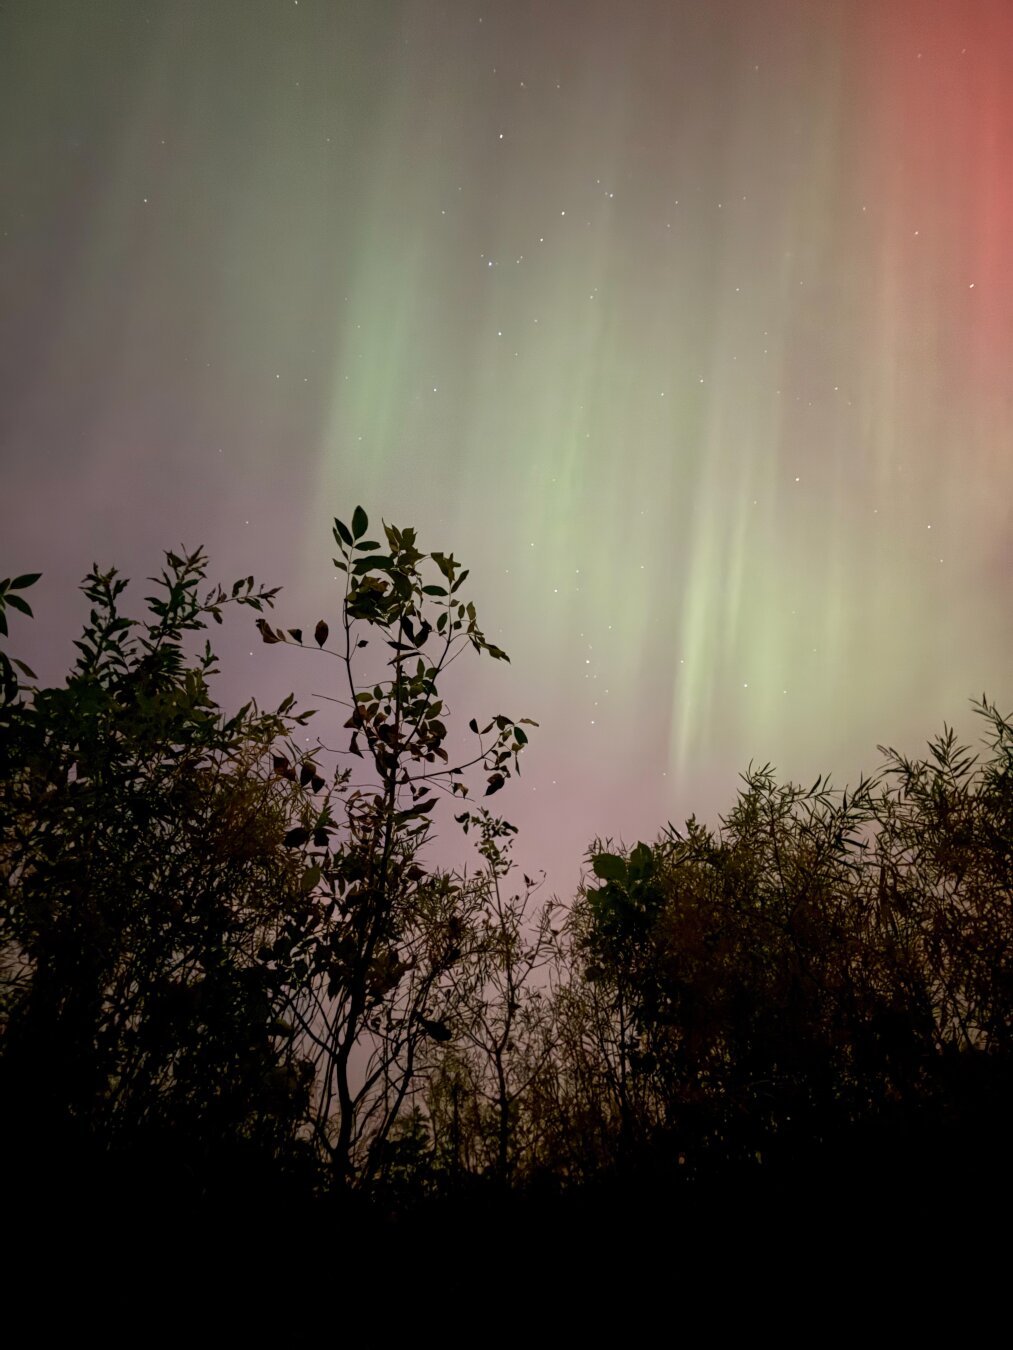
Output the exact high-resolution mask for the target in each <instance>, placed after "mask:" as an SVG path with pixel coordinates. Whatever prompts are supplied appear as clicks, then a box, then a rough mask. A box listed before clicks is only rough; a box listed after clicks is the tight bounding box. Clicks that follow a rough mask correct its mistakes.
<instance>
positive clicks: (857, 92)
mask: <svg viewBox="0 0 1013 1350" xmlns="http://www.w3.org/2000/svg"><path fill="white" fill-rule="evenodd" d="M1011 233H1013V5H1011V4H1010V3H1009V2H1008V0H841V2H840V3H837V2H835V0H825V2H822V0H821V2H817V0H811V2H809V3H805V2H804V0H714V2H712V3H711V2H705V0H695V2H690V0H624V3H619V2H618V0H614V3H595V0H579V2H575V3H563V2H562V0H495V2H494V0H488V2H484V0H483V3H471V2H470V0H444V2H443V3H438V2H437V0H414V2H411V0H408V2H401V3H395V2H394V0H389V2H388V0H359V2H358V3H351V2H349V3H341V2H339V0H298V3H296V2H295V0H270V3H269V2H268V0H204V2H203V3H188V2H187V0H164V2H163V3H145V0H130V2H129V3H112V2H110V0H89V2H88V3H71V0H66V2H65V3H57V2H56V0H8V2H7V3H5V4H4V6H3V8H2V10H0V456H2V472H3V480H2V481H3V494H2V501H0V512H2V536H3V543H4V548H3V552H4V561H3V564H2V567H4V568H6V569H7V570H8V571H13V572H21V571H28V570H36V569H37V568H41V569H43V570H44V572H45V577H44V580H43V582H42V583H41V584H40V586H39V587H38V588H37V592H36V597H35V600H36V604H35V608H36V612H37V614H38V615H39V618H38V620H37V622H36V623H35V625H34V626H32V625H27V624H20V625H19V626H18V627H17V629H16V632H17V638H16V640H15V643H14V644H13V647H12V650H14V651H15V652H16V653H19V654H21V655H23V656H24V657H25V658H26V659H28V660H30V661H32V662H33V663H34V664H36V666H37V668H38V669H39V674H40V676H42V677H43V678H49V679H52V678H56V677H58V676H59V674H60V673H61V671H62V670H64V669H66V667H67V665H68V664H69V661H70V659H71V656H72V648H71V647H70V639H71V637H72V636H73V630H74V629H75V627H76V625H77V623H78V622H79V620H80V618H81V615H82V610H81V607H80V605H78V604H77V602H76V597H75V594H74V592H73V587H74V585H75V583H76V582H77V580H78V579H79V578H80V576H81V575H82V574H83V573H84V571H85V570H86V569H87V567H88V566H89V565H90V564H91V562H92V561H93V559H94V560H97V561H99V562H100V563H101V564H111V563H115V564H116V565H118V566H119V567H120V569H121V570H122V571H123V572H124V573H126V574H127V575H132V576H135V577H137V578H141V577H143V576H145V575H146V574H147V573H149V572H150V571H152V570H153V568H154V566H155V564H156V563H157V560H158V550H159V549H161V548H163V547H171V546H173V545H175V544H178V543H185V544H188V545H195V544H197V543H201V542H203V543H204V544H206V545H207V546H208V548H209V549H210V551H211V554H212V558H213V561H214V565H215V566H214V570H215V572H216V574H220V575H222V576H223V578H224V579H231V578H232V577H233V576H234V575H239V574H244V575H245V574H246V573H247V572H255V573H256V575H257V577H258V579H263V580H264V581H266V582H267V583H269V584H272V585H273V584H282V585H283V586H284V587H285V590H284V593H283V597H282V603H281V606H280V608H279V610H278V611H277V613H278V617H279V619H280V620H284V621H285V622H286V623H288V624H296V623H303V624H309V625H310V626H312V622H313V621H314V620H315V619H316V618H317V617H320V615H322V614H329V615H332V616H333V615H334V613H335V599H336V589H337V583H336V582H335V580H334V576H333V569H331V568H330V567H329V566H328V560H329V558H330V555H331V551H332V550H331V549H330V547H329V525H330V519H331V517H332V516H333V515H335V514H341V515H343V516H344V518H345V519H348V518H349V517H350V515H351V511H352V508H353V506H354V505H355V504H356V503H358V502H361V503H362V504H363V505H364V506H365V507H366V509H367V511H369V512H370V514H371V516H374V517H378V516H379V515H380V514H381V513H382V514H383V516H384V517H385V518H386V519H387V520H388V521H393V522H394V523H396V524H399V525H414V526H415V527H416V529H417V530H418V534H419V544H420V546H421V547H422V548H423V549H429V548H436V549H440V548H443V549H446V550H448V551H449V550H451V549H452V550H453V551H454V553H455V555H456V556H457V557H458V558H459V559H462V560H463V561H464V562H465V564H466V565H469V566H471V568H472V573H471V579H470V581H469V583H468V590H469V592H470V594H471V595H472V596H473V597H474V599H475V601H476V604H477V607H478V611H479V617H480V620H481V621H482V622H483V624H484V627H485V630H486V634H487V636H488V637H489V639H490V640H491V641H496V642H499V643H501V645H502V646H504V647H505V648H506V650H507V651H508V652H509V653H510V655H511V658H512V664H511V665H510V666H508V667H503V666H500V665H497V664H495V663H492V662H488V661H486V662H481V663H480V662H478V661H477V659H475V660H471V662H470V664H471V670H472V674H471V676H470V677H468V676H467V666H468V664H469V660H468V659H467V658H462V660H461V661H459V662H458V663H457V666H456V667H455V669H456V670H461V671H462V675H463V679H462V680H459V681H457V682H456V683H455V684H453V685H452V693H453V700H452V704H453V711H452V715H451V719H450V720H451V722H453V721H454V719H455V718H456V720H457V721H458V722H459V723H460V725H461V726H462V727H463V725H464V724H465V723H466V722H467V719H468V718H469V717H470V716H472V715H473V714H478V715H480V716H481V715H482V714H483V713H486V712H493V711H499V710H500V709H503V710H504V711H508V712H509V713H510V714H511V715H512V716H516V717H520V716H530V717H533V718H535V719H537V720H538V721H539V723H540V724H541V725H540V729H539V731H537V732H534V733H533V735H532V742H531V748H530V750H529V751H528V752H527V758H526V762H525V764H524V769H523V772H524V776H523V778H522V779H521V781H520V783H514V784H511V785H510V787H509V789H508V790H507V791H505V792H504V793H502V794H501V795H500V796H499V797H497V798H496V799H495V802H496V804H497V806H498V809H499V810H500V811H501V812H502V813H503V814H505V815H506V816H507V817H508V818H509V819H511V820H512V821H514V823H516V824H517V825H519V826H520V829H521V834H520V837H519V839H518V842H517V844H516V846H515V856H516V857H517V859H518V861H519V862H521V863H522V864H523V865H524V866H525V868H526V869H527V870H529V871H533V870H535V869H539V868H545V869H546V870H547V871H548V873H549V888H550V889H554V890H556V891H558V893H559V894H560V895H567V894H570V893H572V887H573V884H574V882H575V881H576V878H577V874H578V871H579V864H580V858H581V856H582V854H583V853H584V851H585V849H586V847H587V845H588V843H589V842H590V841H591V839H593V838H594V837H595V836H596V835H598V834H601V835H607V834H611V835H613V836H614V837H615V838H616V839H617V840H618V839H619V837H620V836H622V837H623V838H625V839H626V841H627V842H628V843H632V842H634V841H635V840H636V839H637V838H644V839H648V840H650V839H653V838H654V837H655V836H656V834H657V832H658V830H659V829H660V828H661V827H662V826H663V825H664V823H665V822H666V821H668V820H671V821H673V822H675V823H680V822H681V821H682V820H683V819H684V818H685V816H686V815H687V814H688V813H689V812H691V811H696V812H697V813H698V814H699V815H701V816H703V817H704V818H707V819H710V820H712V821H713V820H714V819H715V818H716V814H717V812H718V811H720V810H724V809H727V808H728V807H729V806H730V805H731V804H732V801H733V799H734V795H735V791H736V787H737V780H736V776H737V774H738V772H739V771H740V770H742V769H743V768H745V766H746V764H747V763H748V761H749V760H750V759H754V760H757V761H760V762H763V761H766V760H770V761H773V763H774V764H775V765H776V766H777V767H778V769H779V770H780V772H781V773H782V774H783V775H784V776H792V777H798V778H803V779H807V780H811V779H812V778H815V776H816V775H817V774H818V773H820V772H822V771H825V770H832V771H833V772H834V777H835V780H836V781H838V782H839V783H843V782H845V781H848V780H852V781H853V780H854V779H855V778H856V777H857V774H858V771H859V769H861V768H866V769H871V768H873V767H875V765H876V763H877V762H878V760H879V756H878V754H877V752H876V749H875V747H876V744H877V742H881V741H889V742H892V743H893V744H896V745H897V746H898V747H899V748H904V749H907V750H910V751H917V750H919V749H920V748H921V746H922V744H923V743H924V740H925V739H926V738H927V737H928V736H929V735H930V734H931V733H933V732H935V731H936V730H938V729H939V727H940V725H941V723H942V721H943V719H944V718H945V719H947V720H948V721H950V722H954V721H955V722H956V724H957V726H958V728H960V729H961V730H963V729H964V728H967V730H968V732H970V733H972V734H973V733H974V732H975V731H976V727H975V719H973V718H970V717H969V716H968V714H967V701H968V699H969V698H970V697H971V696H972V695H977V694H980V693H981V692H982V691H983V690H987V691H988V693H989V694H990V695H991V696H992V697H994V698H996V699H997V700H998V702H999V703H1000V704H1003V705H1008V704H1010V703H1013V689H1011V684H1010V674H1009V672H1010V658H1011V656H1013V629H1011V624H1010V606H1009V593H1010V588H1009V582H1010V579H1011V576H1013V548H1011V524H1013V512H1011V501H1013V496H1011V489H1013V454H1011V450H1013V444H1011V426H1013V417H1011V414H1013V406H1011V404H1013V373H1011V372H1013V360H1011V358H1013V238H1011ZM135 589H136V590H137V592H138V595H139V596H140V595H142V594H143V589H141V587H140V582H138V585H137V586H136V587H135ZM248 627H249V625H246V624H244V626H243V628H242V631H241V632H239V631H236V630H233V631H232V634H231V635H230V634H229V633H228V632H226V634H225V635H223V637H222V639H221V641H220V644H219V648H220V650H221V652H222V655H223V660H224V663H225V671H226V676H227V678H226V680H225V683H224V685H223V691H224V692H225V693H226V694H227V695H230V694H234V695H235V696H236V697H237V698H238V697H239V696H245V695H246V694H247V692H257V693H258V694H261V695H264V696H265V697H272V696H274V695H277V696H278V697H280V696H281V695H282V694H284V693H287V692H288V690H289V689H290V688H293V689H295V691H296V692H297V693H298V694H299V695H300V697H301V698H302V699H303V700H304V701H305V702H308V703H312V702H313V699H312V697H311V695H312V693H313V692H316V691H320V692H327V691H328V689H329V688H330V685H329V683H328V681H331V682H333V681H335V680H336V677H337V672H336V671H334V672H333V673H331V672H329V671H326V670H324V668H323V667H321V666H320V664H319V662H318V663H314V664H312V666H311V665H310V664H309V660H308V658H303V659H300V657H299V655H298V654H296V653H288V652H282V653H280V654H279V653H278V652H277V648H271V649H266V648H263V647H261V646H259V645H256V644H255V643H254V642H253V641H252V640H251V636H250V633H249V632H248V631H247V628H248ZM318 722H319V723H320V726H319V727H318V728H317V729H318V730H321V731H323V732H324V733H325V739H328V740H329V743H330V744H335V743H340V737H339V736H338V735H337V732H336V731H335V730H334V720H333V719H332V720H331V721H330V722H325V720H324V718H323V717H321V718H319V719H318ZM328 729H330V731H331V733H332V734H330V735H329V736H328V734H327V733H328ZM436 814H437V818H438V819H437V827H438V829H439V830H440V833H441V836H442V837H441V841H440V844H439V847H438V850H437V854H436V856H439V857H441V858H442V859H443V860H444V861H446V862H447V863H448V864H449V863H452V862H459V861H463V859H464V858H466V857H471V856H472V855H471V851H470V845H469V846H467V847H466V845H465V841H463V840H462V839H461V838H460V836H459V834H458V831H457V827H456V826H455V825H454V824H453V822H452V820H451V818H450V808H449V806H448V807H447V808H445V809H444V810H443V814H442V817H441V813H440V811H437V813H436Z"/></svg>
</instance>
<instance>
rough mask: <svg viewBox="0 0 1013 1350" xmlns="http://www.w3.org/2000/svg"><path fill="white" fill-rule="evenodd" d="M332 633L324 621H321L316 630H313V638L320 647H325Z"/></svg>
mask: <svg viewBox="0 0 1013 1350" xmlns="http://www.w3.org/2000/svg"><path fill="white" fill-rule="evenodd" d="M330 631H331V630H330V629H329V628H328V627H327V625H326V624H325V623H324V621H323V619H320V620H319V622H318V623H317V626H316V628H314V630H313V636H314V637H315V638H316V643H317V646H318V647H322V646H323V645H324V643H325V642H326V641H327V635H328V634H329V633H330Z"/></svg>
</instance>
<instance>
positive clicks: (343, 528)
mask: <svg viewBox="0 0 1013 1350" xmlns="http://www.w3.org/2000/svg"><path fill="white" fill-rule="evenodd" d="M334 528H335V529H336V530H337V532H338V534H339V535H340V537H341V541H342V543H345V544H347V545H348V547H349V548H352V547H354V545H355V540H354V539H353V538H352V536H351V535H350V534H349V533H348V526H347V525H346V524H344V522H343V521H340V520H335V522H334Z"/></svg>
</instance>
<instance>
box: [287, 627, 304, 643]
mask: <svg viewBox="0 0 1013 1350" xmlns="http://www.w3.org/2000/svg"><path fill="white" fill-rule="evenodd" d="M288 631H289V633H290V634H291V636H292V637H294V638H295V640H296V642H302V629H301V628H290V629H289V630H288Z"/></svg>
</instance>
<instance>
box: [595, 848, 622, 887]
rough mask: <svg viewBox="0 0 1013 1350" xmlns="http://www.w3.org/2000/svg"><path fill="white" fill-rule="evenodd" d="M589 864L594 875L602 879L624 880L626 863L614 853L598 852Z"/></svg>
mask: <svg viewBox="0 0 1013 1350" xmlns="http://www.w3.org/2000/svg"><path fill="white" fill-rule="evenodd" d="M591 866H592V867H593V869H594V874H595V876H596V877H601V879H602V881H620V882H625V880H626V864H625V862H623V860H622V858H618V857H617V856H616V855H615V854H614V853H599V854H598V856H597V857H596V858H592V860H591Z"/></svg>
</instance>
